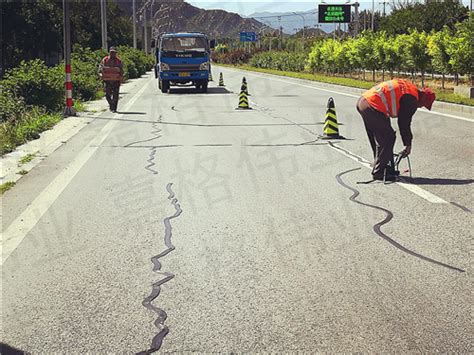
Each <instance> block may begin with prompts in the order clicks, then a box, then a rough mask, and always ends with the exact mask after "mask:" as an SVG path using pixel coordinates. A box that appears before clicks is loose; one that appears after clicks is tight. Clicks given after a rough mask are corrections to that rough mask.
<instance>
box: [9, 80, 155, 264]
mask: <svg viewBox="0 0 474 355" xmlns="http://www.w3.org/2000/svg"><path fill="white" fill-rule="evenodd" d="M150 82H151V80H150V79H148V82H147V83H146V84H145V85H144V86H143V87H142V88H141V89H140V90H139V91H138V92H137V93H136V94H135V96H133V97H132V98H131V99H130V101H128V102H127V104H126V105H125V107H124V111H127V110H129V109H130V108H131V107H132V105H133V104H134V103H135V102H136V101H137V100H138V98H139V97H140V96H141V95H142V94H143V92H144V91H145V90H146V89H147V87H148V86H149V84H150ZM122 116H123V115H120V114H119V115H116V117H115V118H117V119H118V118H120V117H122ZM117 122H118V121H117V120H112V121H110V122H108V123H107V124H106V125H105V126H104V127H103V128H102V129H101V130H100V132H99V133H98V134H97V136H95V137H94V138H93V139H92V140H91V142H90V143H89V144H88V145H87V146H86V147H85V148H84V149H82V150H81V151H80V152H79V154H78V155H77V156H76V157H75V159H74V160H73V161H72V162H71V163H70V164H69V165H68V166H67V167H65V168H64V169H63V171H61V173H59V175H57V176H56V178H54V180H53V181H52V182H51V183H50V184H49V185H48V186H47V187H46V188H45V189H44V190H43V191H42V192H41V193H40V194H39V195H38V196H37V197H36V198H35V199H34V200H33V202H32V203H31V204H30V205H29V206H28V207H27V208H26V209H25V210H24V211H23V212H22V213H21V214H20V215H19V216H18V217H17V218H16V219H15V220H14V221H13V222H12V223H11V224H10V225H9V226H8V228H7V229H6V230H5V231H4V232H3V233H2V239H1V242H0V265H3V263H4V262H5V261H6V260H7V259H8V257H9V256H10V255H11V253H12V252H13V251H14V250H15V249H16V248H17V247H18V245H20V243H21V241H22V240H23V239H24V238H25V236H26V235H27V234H28V233H29V232H30V231H31V230H32V229H33V227H34V226H35V225H36V223H37V222H38V221H39V220H40V219H41V217H42V216H43V215H44V214H45V213H46V211H47V210H48V209H49V208H50V207H51V205H52V204H53V203H54V201H56V199H57V198H58V197H59V195H60V194H61V193H62V192H63V191H64V189H65V188H66V187H67V186H68V185H69V183H70V182H71V181H72V179H73V178H74V176H76V174H77V173H78V172H79V171H80V170H81V168H82V167H83V166H84V164H85V163H87V161H88V160H89V159H90V158H91V157H92V155H93V154H94V153H95V152H96V150H97V149H98V148H99V146H100V145H101V144H102V143H103V142H104V141H105V139H106V138H107V137H108V135H109V134H110V132H112V129H113V128H114V126H115V125H116V124H117Z"/></svg>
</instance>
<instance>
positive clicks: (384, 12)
mask: <svg viewBox="0 0 474 355" xmlns="http://www.w3.org/2000/svg"><path fill="white" fill-rule="evenodd" d="M379 4H382V5H383V13H382V16H383V17H385V16H386V14H387V12H386V11H385V8H386V6H387V4H388V1H385V0H384V1H382V2H380V3H379Z"/></svg>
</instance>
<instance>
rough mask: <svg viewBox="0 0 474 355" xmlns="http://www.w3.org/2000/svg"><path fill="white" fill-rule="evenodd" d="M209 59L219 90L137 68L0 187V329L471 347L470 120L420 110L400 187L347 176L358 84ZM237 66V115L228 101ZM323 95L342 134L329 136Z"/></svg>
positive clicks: (281, 348) (21, 335) (396, 347)
mask: <svg viewBox="0 0 474 355" xmlns="http://www.w3.org/2000/svg"><path fill="white" fill-rule="evenodd" d="M213 70H214V80H216V79H218V76H219V73H220V72H221V71H222V72H223V73H224V81H225V84H226V86H225V88H219V87H217V80H216V81H215V82H214V83H212V85H211V87H210V89H209V93H207V94H202V93H196V92H194V89H187V88H179V89H174V90H172V93H171V94H167V95H165V94H162V93H160V92H159V91H158V89H157V84H156V80H155V79H154V78H153V77H152V76H150V75H149V76H147V77H145V78H143V79H141V80H140V81H138V82H137V85H136V86H134V87H133V88H132V89H131V90H129V92H127V93H123V98H122V100H121V101H120V104H119V112H118V113H117V114H113V113H110V112H104V113H103V114H102V115H100V117H99V118H97V119H96V120H94V121H93V122H92V123H91V124H89V125H87V127H85V128H84V129H83V130H82V131H80V133H78V134H77V135H76V136H75V137H73V138H72V139H71V140H70V141H68V142H67V144H64V145H63V146H62V147H61V148H59V149H58V150H57V151H55V152H54V153H53V154H52V155H51V156H49V157H48V158H47V159H45V160H44V161H43V162H42V163H41V164H40V165H38V166H37V167H36V168H35V169H34V170H33V171H31V172H30V173H29V174H28V175H26V176H25V177H24V178H22V179H21V180H20V181H19V182H18V183H17V185H16V186H15V187H14V188H13V189H12V190H11V191H8V192H7V193H6V194H5V195H4V196H3V201H2V207H3V216H2V218H3V231H4V235H3V236H4V240H3V243H2V248H3V261H2V320H3V329H2V330H3V334H2V340H1V341H2V342H3V343H6V344H8V345H9V346H12V347H14V348H17V349H21V350H24V351H28V352H31V353H53V352H58V353H85V352H90V353H106V352H107V353H138V352H146V351H149V352H152V351H155V350H158V348H160V346H161V348H160V351H163V352H174V351H180V352H192V351H198V352H226V353H228V352H264V351H265V352H288V351H305V352H349V351H351V352H370V353H375V352H378V353H380V352H397V353H405V352H430V353H431V352H435V351H436V352H456V353H468V352H472V351H473V348H472V334H473V325H472V301H473V299H472V272H473V268H472V260H471V256H470V249H471V248H472V230H473V228H472V227H473V223H472V222H473V215H472V212H471V211H472V210H473V209H474V203H473V196H474V195H473V181H474V180H473V153H474V143H473V142H474V140H473V133H474V131H473V123H474V122H473V121H472V120H470V119H469V118H466V117H464V118H463V117H459V115H456V114H453V115H442V114H434V113H428V112H427V111H420V112H418V113H417V114H416V116H415V118H414V122H413V133H414V137H415V138H414V142H413V152H412V156H411V165H412V173H413V176H414V180H413V181H411V182H412V183H411V184H410V183H408V184H398V183H397V184H388V185H384V184H383V183H373V184H368V185H361V184H357V182H359V181H365V180H370V170H369V169H367V161H368V160H369V159H370V156H371V151H370V148H369V144H368V141H367V138H366V135H365V131H364V128H363V124H362V121H361V118H360V117H359V115H358V113H357V112H356V110H355V103H356V100H357V95H355V94H352V93H351V92H350V91H347V90H334V89H330V88H327V87H322V86H318V85H317V84H315V83H310V82H305V81H300V80H296V79H289V78H281V77H274V76H268V75H262V74H252V73H248V72H241V71H237V70H231V69H224V68H219V67H214V68H213ZM243 76H245V77H246V78H247V81H248V89H249V93H250V94H251V96H250V105H251V107H252V108H253V109H252V110H248V111H238V110H236V109H235V108H236V107H237V103H238V92H239V89H240V82H241V80H242V77H243ZM331 96H332V97H333V98H334V100H335V104H336V110H337V117H338V120H339V122H340V132H341V134H342V135H344V136H345V137H346V138H347V139H346V140H336V141H333V143H332V145H330V144H328V142H327V141H325V140H321V139H320V135H321V133H322V129H323V127H322V124H321V123H322V122H323V121H324V117H325V113H326V104H327V100H328V98H329V97H331ZM396 148H397V150H401V149H402V146H401V140H400V138H398V140H397V147H396ZM402 168H403V169H405V168H406V162H405V161H404V162H402ZM405 175H406V174H405ZM351 189H356V191H353V190H351ZM357 193H359V195H358V196H357ZM351 197H352V200H350V198H351ZM358 202H362V203H365V204H368V205H370V206H367V205H363V204H360V203H358ZM380 208H382V209H380ZM374 226H375V227H374Z"/></svg>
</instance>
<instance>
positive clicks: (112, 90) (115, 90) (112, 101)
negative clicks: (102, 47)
mask: <svg viewBox="0 0 474 355" xmlns="http://www.w3.org/2000/svg"><path fill="white" fill-rule="evenodd" d="M104 68H119V71H120V76H119V77H118V78H114V79H116V80H107V79H105V77H104V73H103V71H104ZM99 76H100V78H101V79H103V80H104V83H105V97H106V99H107V102H108V103H109V108H110V111H112V112H117V105H118V100H119V91H120V83H121V82H122V77H123V65H122V61H121V60H120V58H119V57H117V50H116V49H115V47H110V52H109V55H108V56H106V57H105V58H104V59H102V62H101V63H100V66H99Z"/></svg>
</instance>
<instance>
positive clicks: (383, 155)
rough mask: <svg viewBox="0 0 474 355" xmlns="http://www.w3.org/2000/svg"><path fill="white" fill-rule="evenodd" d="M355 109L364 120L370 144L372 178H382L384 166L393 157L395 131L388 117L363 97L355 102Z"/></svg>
mask: <svg viewBox="0 0 474 355" xmlns="http://www.w3.org/2000/svg"><path fill="white" fill-rule="evenodd" d="M357 111H359V113H360V115H361V116H362V118H363V120H364V125H365V129H366V131H367V136H368V137H369V142H370V146H371V147H372V151H373V153H374V165H373V169H372V175H373V176H374V178H382V177H383V176H384V171H385V168H386V167H387V165H388V163H389V162H390V161H391V160H392V159H393V146H394V145H395V139H396V135H395V131H394V130H393V129H392V126H391V124H390V118H389V117H387V116H385V115H384V114H383V113H382V112H379V111H377V110H375V109H373V108H372V107H371V106H370V105H369V103H368V102H367V100H366V99H365V98H363V97H361V98H360V99H359V101H358V102H357Z"/></svg>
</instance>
